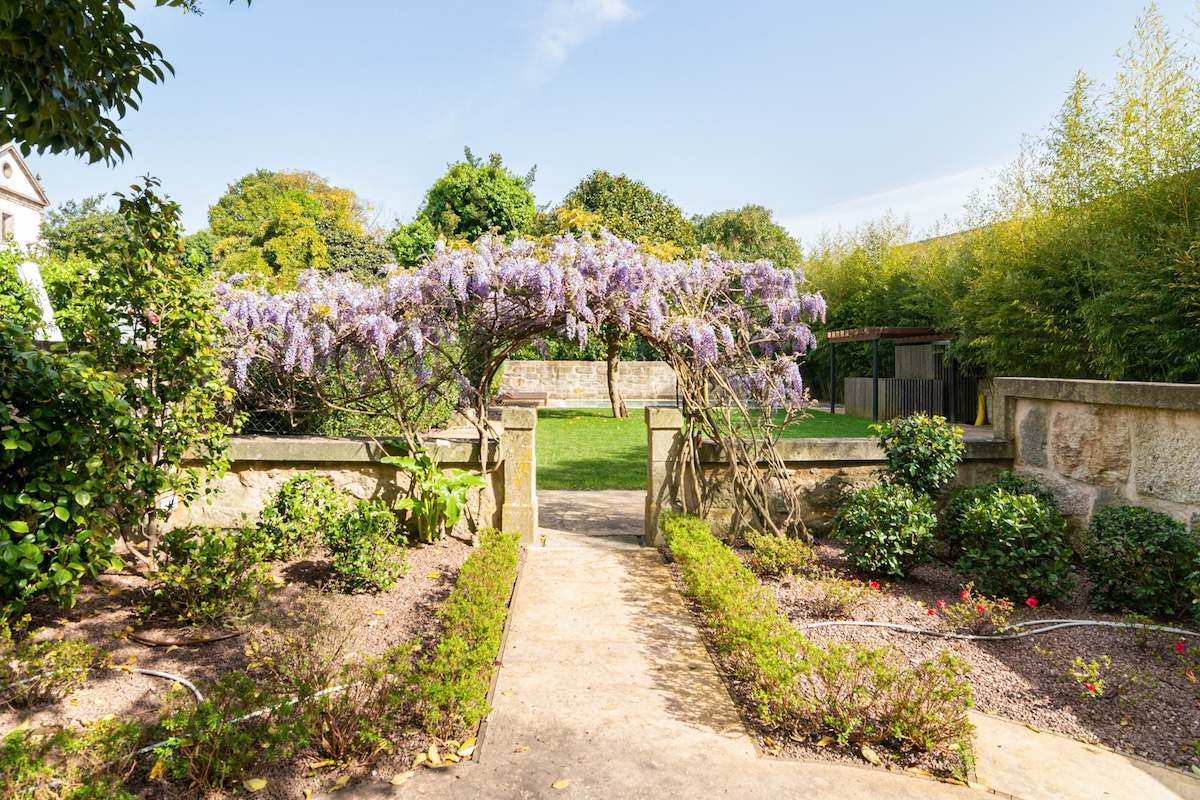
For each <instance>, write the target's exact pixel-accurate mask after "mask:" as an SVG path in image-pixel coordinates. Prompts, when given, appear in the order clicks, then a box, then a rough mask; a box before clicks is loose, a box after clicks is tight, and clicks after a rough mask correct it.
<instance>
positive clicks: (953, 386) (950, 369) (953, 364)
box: [946, 356, 958, 422]
mask: <svg viewBox="0 0 1200 800" xmlns="http://www.w3.org/2000/svg"><path fill="white" fill-rule="evenodd" d="M949 360H950V363H949V364H947V365H946V375H947V376H948V377H949V378H950V413H949V414H947V415H946V416H947V418H949V420H950V421H951V422H958V362H957V361H955V360H954V356H950V358H949Z"/></svg>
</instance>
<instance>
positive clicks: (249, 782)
mask: <svg viewBox="0 0 1200 800" xmlns="http://www.w3.org/2000/svg"><path fill="white" fill-rule="evenodd" d="M242 788H243V789H245V790H246V791H247V792H261V791H262V790H263V789H265V788H267V779H266V778H247V779H246V780H244V781H242Z"/></svg>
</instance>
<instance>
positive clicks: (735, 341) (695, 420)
mask: <svg viewBox="0 0 1200 800" xmlns="http://www.w3.org/2000/svg"><path fill="white" fill-rule="evenodd" d="M803 282H804V276H803V274H802V273H800V272H798V271H792V270H784V269H777V268H775V267H774V266H773V265H772V264H771V263H770V262H769V261H757V262H753V263H746V262H734V261H726V260H723V259H721V258H719V257H717V256H716V254H715V253H711V252H706V253H705V254H704V255H702V256H701V257H699V258H695V259H692V260H690V261H664V260H661V259H659V258H656V257H655V256H654V255H652V254H650V253H647V252H646V251H645V250H643V249H642V248H641V247H639V246H638V245H637V244H635V243H633V242H629V241H626V240H622V239H618V238H616V237H614V236H612V235H610V234H608V233H607V232H602V233H601V235H600V236H599V237H598V238H594V239H593V238H591V237H589V236H585V237H583V238H576V237H574V236H573V235H571V234H567V235H564V236H559V237H555V238H554V239H551V240H549V241H548V242H545V241H533V240H527V239H518V240H516V241H514V242H512V243H509V244H506V243H505V242H504V241H503V240H502V239H500V238H497V237H489V236H485V237H483V238H482V239H480V240H479V241H478V242H476V243H475V244H474V245H473V246H472V247H470V248H447V247H445V246H444V245H442V244H440V243H439V245H438V247H437V249H436V251H435V252H434V254H433V256H432V257H431V258H430V260H429V261H428V262H427V263H425V264H424V265H422V266H421V267H419V268H416V269H412V270H403V271H401V270H396V271H393V272H392V273H390V274H389V276H388V278H387V280H386V283H385V284H383V285H381V286H364V285H362V284H359V283H356V282H354V281H353V280H351V279H349V278H348V277H346V276H341V275H321V274H318V273H315V272H314V273H308V274H306V275H304V276H302V278H301V280H300V282H299V284H298V286H297V289H296V290H294V291H291V292H288V293H285V294H280V295H272V294H270V293H268V292H267V291H265V290H262V289H248V288H241V287H240V286H239V285H238V283H237V281H233V280H231V281H230V282H227V283H222V284H219V285H218V286H217V287H216V294H217V297H218V300H219V303H220V305H221V307H222V319H223V321H224V323H225V327H226V329H227V340H226V341H227V367H228V369H229V374H230V376H231V381H232V382H233V384H234V386H235V387H236V388H238V389H239V390H245V389H247V388H248V386H249V385H250V384H251V383H252V382H253V381H252V374H253V376H256V379H257V380H259V381H262V380H267V381H271V382H273V383H274V384H275V385H276V386H277V387H283V388H284V389H285V390H286V389H291V390H292V391H284V392H282V395H281V396H282V397H283V398H284V399H283V401H282V402H283V405H285V406H286V405H287V403H288V402H289V400H288V398H295V396H296V391H294V389H295V387H297V386H300V385H303V386H305V387H307V391H310V392H313V393H315V394H316V395H317V396H318V398H319V399H320V400H321V401H322V402H325V403H326V404H328V405H330V406H332V407H337V408H342V409H344V410H348V411H354V412H358V413H367V414H382V415H386V416H388V417H390V418H391V420H392V421H393V422H394V423H395V425H396V427H397V429H398V430H399V431H400V432H401V433H402V435H403V437H404V438H405V439H406V440H407V441H408V442H409V443H410V444H412V445H416V444H418V443H419V441H420V437H421V435H422V434H423V433H425V431H424V430H422V427H423V424H422V421H423V420H425V419H427V418H428V416H427V414H426V413H425V412H427V411H428V409H429V408H430V407H431V406H432V405H433V404H436V403H444V402H446V400H447V399H448V398H449V399H451V400H452V401H453V402H455V403H456V404H457V405H458V406H459V407H460V408H461V409H463V410H464V411H465V412H467V413H465V414H464V417H465V418H466V419H469V420H470V421H471V422H472V424H474V425H475V426H476V428H477V430H478V431H479V434H480V441H481V445H482V446H483V448H484V452H485V454H486V452H487V448H488V447H489V444H490V442H491V441H494V431H493V430H492V428H491V426H490V424H489V423H488V421H487V413H486V412H487V407H488V404H489V403H490V401H491V396H490V387H491V386H492V384H493V380H494V379H495V377H496V375H497V374H498V371H499V370H500V368H501V366H502V364H503V363H504V361H505V359H506V358H508V356H509V355H511V354H512V353H513V352H514V351H515V350H517V349H518V348H520V347H523V346H525V345H527V344H530V343H531V342H535V341H537V340H539V339H540V338H541V337H544V336H546V335H548V334H551V333H553V334H557V335H560V336H565V337H568V338H571V339H574V340H576V341H578V342H579V343H580V344H581V345H586V343H587V341H588V339H589V337H592V336H596V335H600V334H601V331H602V329H603V328H604V327H605V326H606V325H608V326H616V327H617V328H619V329H620V330H621V331H624V332H631V333H636V334H638V335H640V336H642V337H643V338H644V339H645V340H646V341H647V342H648V343H649V345H650V346H651V347H652V348H653V349H654V350H655V351H656V352H657V353H658V354H659V356H660V357H661V358H662V359H663V360H664V361H666V362H668V363H669V364H670V365H671V367H672V368H673V369H674V371H675V373H676V375H677V377H678V379H679V386H680V389H681V394H682V398H683V404H684V408H683V411H684V415H685V419H686V420H687V423H686V424H687V433H688V434H689V435H688V437H686V440H687V441H688V442H689V443H690V452H691V454H692V456H693V457H696V456H698V450H697V446H698V442H699V441H700V439H701V438H702V437H703V438H711V439H714V440H716V441H718V442H719V443H721V444H722V446H723V447H724V448H725V450H726V452H727V454H728V456H729V460H730V464H731V467H730V473H731V474H730V476H729V479H730V480H731V481H732V482H733V483H734V486H735V489H736V491H737V492H738V494H739V496H740V497H741V498H742V499H743V501H744V503H745V504H746V505H747V506H748V508H749V510H750V511H751V512H753V514H754V516H755V517H757V518H758V521H759V522H761V524H763V525H764V526H766V527H768V528H772V529H775V530H777V531H788V530H792V529H794V528H797V527H798V526H799V519H800V517H799V507H798V504H797V502H796V500H795V495H794V493H793V492H791V491H790V482H789V481H787V480H786V479H785V477H786V470H785V467H784V465H783V463H782V461H781V460H780V459H779V457H778V456H777V454H776V452H775V443H776V442H777V441H778V438H779V435H780V433H781V432H782V430H783V427H784V426H786V424H787V423H788V422H789V421H790V420H791V419H792V418H793V417H794V416H795V415H796V414H798V413H800V412H802V411H803V410H804V409H805V408H806V407H807V405H808V403H807V398H806V394H805V392H804V387H803V384H802V382H801V379H800V373H799V369H798V366H797V363H798V360H799V359H800V358H801V357H803V355H804V354H805V353H807V352H808V351H809V350H811V349H812V348H813V347H814V346H815V344H816V343H815V339H814V337H813V335H812V332H811V331H810V329H809V327H808V324H809V322H812V321H814V320H816V319H819V318H823V316H824V312H825V305H824V300H823V299H822V298H821V296H820V295H819V294H810V293H806V292H804V291H802V287H803ZM335 387H336V391H333V389H334V388H335ZM276 396H280V395H279V394H277V395H276ZM767 409H769V410H771V411H772V412H774V413H766V411H765V410H767ZM281 410H282V409H281ZM485 463H486V458H485ZM690 474H691V475H692V476H693V478H692V483H693V486H692V491H687V492H681V497H682V498H684V500H685V502H686V503H687V504H689V505H691V506H692V508H690V509H689V510H694V511H700V512H702V511H703V510H704V508H703V504H704V503H705V497H706V496H707V492H705V491H704V487H702V486H701V485H700V481H699V477H698V476H699V472H698V471H696V470H692V471H691V473H690ZM772 487H775V488H774V489H772ZM771 496H774V497H776V498H779V499H782V507H779V506H776V507H775V508H774V509H773V508H772V503H771V501H770V497H771Z"/></svg>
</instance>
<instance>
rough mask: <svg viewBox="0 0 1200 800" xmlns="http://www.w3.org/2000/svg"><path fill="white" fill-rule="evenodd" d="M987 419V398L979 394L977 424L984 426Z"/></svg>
mask: <svg viewBox="0 0 1200 800" xmlns="http://www.w3.org/2000/svg"><path fill="white" fill-rule="evenodd" d="M986 419H987V396H986V395H984V394H983V393H982V392H980V393H979V413H978V414H976V415H975V424H976V425H982V424H983V422H984V420H986Z"/></svg>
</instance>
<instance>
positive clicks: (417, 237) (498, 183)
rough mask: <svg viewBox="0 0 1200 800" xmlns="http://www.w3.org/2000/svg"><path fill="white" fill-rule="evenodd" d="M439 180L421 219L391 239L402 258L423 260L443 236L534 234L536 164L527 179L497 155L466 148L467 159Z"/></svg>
mask: <svg viewBox="0 0 1200 800" xmlns="http://www.w3.org/2000/svg"><path fill="white" fill-rule="evenodd" d="M447 167H448V171H447V172H446V174H445V175H443V176H442V177H440V178H438V179H437V180H436V181H434V184H433V186H431V187H429V191H428V192H426V193H425V201H424V203H422V205H421V208H420V210H419V211H418V212H417V216H416V219H414V220H413V221H412V222H411V223H409V224H408V225H402V226H400V227H399V228H397V229H396V230H395V231H393V232H392V234H391V235H390V236H389V237H388V243H389V244H390V245H391V247H392V250H393V252H394V253H395V255H396V258H397V260H398V261H399V262H400V263H402V264H406V265H410V266H411V265H413V264H416V263H418V262H419V261H420V260H421V259H422V258H424V257H426V256H428V254H429V253H431V252H432V251H433V243H434V242H435V241H437V240H438V239H439V238H444V239H447V240H461V241H465V242H474V241H475V240H476V239H478V238H479V237H480V236H483V235H484V234H485V233H491V234H500V235H504V236H508V235H511V234H523V233H529V232H530V230H531V229H532V227H533V221H534V218H535V217H536V215H537V207H536V206H535V205H534V201H533V193H532V192H531V191H530V190H529V187H530V186H531V185H533V178H534V174H535V172H536V170H537V167H534V168H533V169H531V170H530V171H529V173H528V174H527V175H526V176H525V177H524V178H521V177H518V176H517V175H516V174H515V173H513V172H512V171H511V170H509V169H506V168H505V166H504V163H503V160H502V159H501V158H500V156H499V155H498V154H496V153H492V154H491V155H490V156H488V160H487V161H486V162H484V161H483V160H482V159H480V158H476V157H475V156H474V155H473V154H472V153H471V148H469V147H464V148H463V160H462V161H458V162H456V163H453V164H448V165H447Z"/></svg>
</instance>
